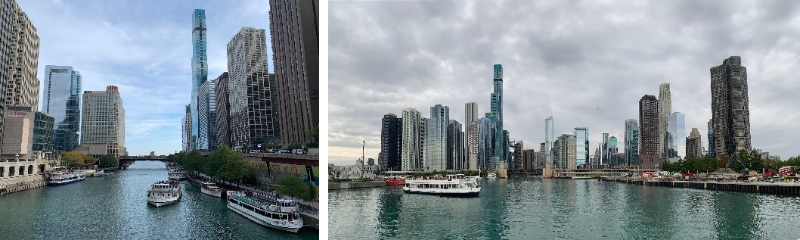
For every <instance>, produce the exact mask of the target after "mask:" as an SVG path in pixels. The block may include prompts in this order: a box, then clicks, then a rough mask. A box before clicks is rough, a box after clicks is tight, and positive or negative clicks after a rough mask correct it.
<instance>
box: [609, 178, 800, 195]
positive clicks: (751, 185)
mask: <svg viewBox="0 0 800 240" xmlns="http://www.w3.org/2000/svg"><path fill="white" fill-rule="evenodd" d="M601 180H602V181H607V182H618V183H627V184H635V185H644V186H656V187H672V188H694V189H704V190H717V191H732V192H748V193H763V194H778V195H791V196H800V183H769V182H722V181H652V180H650V181H648V180H645V179H641V178H612V177H604V178H601Z"/></svg>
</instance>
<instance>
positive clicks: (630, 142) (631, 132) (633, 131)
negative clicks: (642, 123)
mask: <svg viewBox="0 0 800 240" xmlns="http://www.w3.org/2000/svg"><path fill="white" fill-rule="evenodd" d="M624 140H625V163H624V165H637V164H638V159H639V121H638V120H636V119H628V120H625V139H624Z"/></svg>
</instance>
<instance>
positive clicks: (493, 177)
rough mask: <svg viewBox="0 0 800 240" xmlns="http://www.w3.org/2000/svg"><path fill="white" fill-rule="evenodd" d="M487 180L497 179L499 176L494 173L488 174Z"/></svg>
mask: <svg viewBox="0 0 800 240" xmlns="http://www.w3.org/2000/svg"><path fill="white" fill-rule="evenodd" d="M486 179H497V174H496V173H493V172H490V173H487V174H486Z"/></svg>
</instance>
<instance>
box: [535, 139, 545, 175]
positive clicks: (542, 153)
mask: <svg viewBox="0 0 800 240" xmlns="http://www.w3.org/2000/svg"><path fill="white" fill-rule="evenodd" d="M545 149H546V147H545V143H539V152H538V153H539V154H538V156H536V168H537V169H538V168H544V162H545V159H546V158H547V150H545Z"/></svg>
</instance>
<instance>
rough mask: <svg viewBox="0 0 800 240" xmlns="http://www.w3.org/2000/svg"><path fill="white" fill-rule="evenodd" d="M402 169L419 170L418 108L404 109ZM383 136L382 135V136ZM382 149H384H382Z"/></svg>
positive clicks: (401, 140)
mask: <svg viewBox="0 0 800 240" xmlns="http://www.w3.org/2000/svg"><path fill="white" fill-rule="evenodd" d="M402 119H404V120H401V121H402V125H403V127H402V131H401V132H402V136H401V137H400V142H401V150H400V151H401V153H400V155H401V156H400V159H401V163H400V169H401V170H403V171H414V170H419V169H420V166H419V165H418V164H419V162H420V153H421V152H422V147H421V146H420V143H421V141H420V121H421V119H420V112H419V111H417V109H413V108H406V109H403V118H402ZM381 138H382V137H381ZM381 151H382V150H381Z"/></svg>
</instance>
